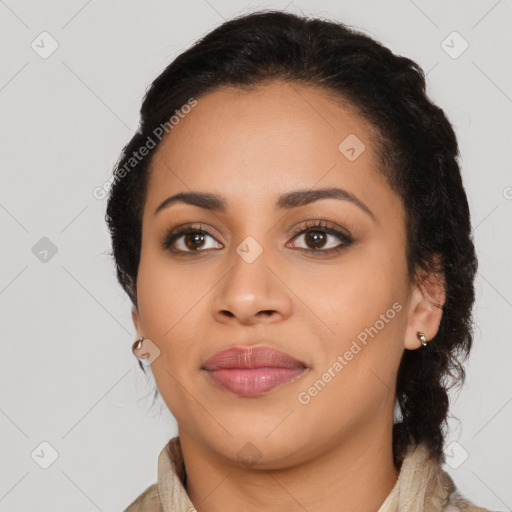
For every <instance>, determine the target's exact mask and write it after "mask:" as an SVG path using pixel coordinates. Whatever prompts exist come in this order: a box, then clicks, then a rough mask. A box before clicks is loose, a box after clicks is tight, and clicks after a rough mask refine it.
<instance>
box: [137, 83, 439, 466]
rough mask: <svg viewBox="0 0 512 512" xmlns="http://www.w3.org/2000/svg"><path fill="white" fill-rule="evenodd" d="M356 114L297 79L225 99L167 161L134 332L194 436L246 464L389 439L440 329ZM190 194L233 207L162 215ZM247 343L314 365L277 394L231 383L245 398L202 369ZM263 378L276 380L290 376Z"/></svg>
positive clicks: (186, 208)
mask: <svg viewBox="0 0 512 512" xmlns="http://www.w3.org/2000/svg"><path fill="white" fill-rule="evenodd" d="M342 105H343V104H342V103H341V102H340V101H338V102H335V101H334V98H332V97H329V95H328V94H327V93H326V92H325V91H323V90H321V89H317V88H314V87H305V86H299V85H291V84H286V83H282V82H274V83H269V84H266V85H262V86H261V87H259V88H258V89H257V90H252V91H243V90H240V89H235V88H230V89H221V90H216V91H215V92H212V93H209V94H207V95H205V96H204V97H201V98H199V99H198V102H197V105H196V106H195V107H193V108H192V109H191V111H190V112H189V113H188V114H187V115H186V116H185V117H184V118H182V119H181V120H180V121H179V123H178V124H177V125H175V126H174V127H173V129H172V131H171V132H170V133H169V135H167V137H166V138H164V139H163V141H162V143H161V144H160V146H159V147H158V149H157V150H156V153H155V155H154V157H153V159H152V162H151V166H150V171H149V172H150V180H149V183H148V189H147V198H146V202H145V206H144V212H143V223H142V251H141V260H140V266H139V273H138V279H137V299H138V308H136V309H134V310H133V319H134V323H135V326H136V328H137V331H138V334H139V335H143V336H144V337H146V338H148V339H149V340H151V343H153V344H154V345H155V347H157V349H158V351H159V355H158V357H156V358H155V359H154V361H153V362H152V365H151V369H152V372H153V375H154V377H155V380H156V384H157V386H158V389H159V391H160V394H161V396H162V398H163V400H164V401H165V403H166V404H167V406H168V408H169V410H170V411H171V413H172V414H173V416H174V417H175V418H176V420H177V422H178V426H179V430H180V436H187V438H188V439H191V440H193V441H194V442H195V443H197V444H200V445H202V446H206V447H208V449H209V450H211V452H212V453H215V454H216V455H218V457H223V458H224V460H229V461H232V462H233V463H238V462H240V461H241V459H244V457H245V456H246V455H248V456H249V457H251V455H252V458H253V461H255V462H257V464H258V465H260V466H261V467H262V468H276V467H284V466H285V465H288V464H294V463H297V462H299V461H301V460H306V459H307V458H308V457H309V458H311V457H313V456H315V454H317V453H319V452H321V451H327V450H329V449H331V448H332V447H334V446H338V445H339V444H340V443H341V442H345V441H348V440H351V441H352V442H355V440H357V439H359V440H360V441H361V442H365V441H364V440H365V439H366V440H367V439H370V438H372V436H376V435H377V436H378V435H386V434H389V432H390V429H391V427H392V423H393V408H394V401H395V395H394V393H395V380H396V374H397V369H398V365H399V362H400V358H401V356H402V353H403V351H404V349H417V348H418V347H420V346H421V345H420V342H419V340H418V339H417V338H416V337H415V333H416V330H423V331H424V332H426V334H428V335H427V337H428V338H429V339H430V338H432V337H433V335H435V332H436V331H437V327H438V324H439V321H440V317H439V316H435V315H436V314H437V313H436V311H434V310H435V308H434V309H430V310H428V311H426V310H425V311H424V310H423V309H422V308H421V307H420V305H421V304H422V302H421V300H420V299H422V295H421V293H420V292H419V291H418V290H416V288H414V287H413V286H412V284H411V282H410V281H409V279H408V276H407V264H406V259H405V254H406V253H405V250H406V238H405V237H406V234H405V213H404V208H403V205H402V202H401V200H400V198H399V197H398V196H397V195H396V194H395V193H394V192H393V191H392V190H391V189H390V188H389V187H388V185H387V184H386V182H385V181H384V179H383V178H382V177H381V175H380V174H379V172H378V169H379V165H380V163H379V161H378V158H377V154H376V150H375V145H374V142H373V140H374V139H373V136H374V133H373V132H372V128H371V126H369V125H368V124H366V122H365V121H364V120H363V119H362V118H361V117H360V116H359V115H358V114H357V113H356V112H355V111H354V110H353V109H351V108H350V107H349V106H348V105H344V106H342ZM335 189H338V191H337V192H335V193H333V190H335ZM320 190H322V191H323V192H320ZM325 190H330V191H331V193H330V194H329V193H328V192H325ZM340 190H341V192H340ZM180 193H187V194H190V193H201V194H213V195H215V196H216V197H217V199H219V198H220V201H218V202H217V203H214V202H212V201H209V202H207V201H205V200H204V198H203V199H202V202H200V201H198V200H191V201H187V200H184V201H183V200H182V201H179V200H178V201H168V202H167V204H166V205H164V206H162V207H161V208H160V209H159V210H158V212H156V213H155V211H156V210H157V209H158V207H159V206H160V205H161V204H162V203H163V202H164V201H165V200H166V199H167V198H169V197H170V196H173V195H175V194H180ZM292 193H293V194H292ZM328 196H329V197H328ZM221 206H223V207H221ZM429 315H430V316H429ZM429 329H430V331H429ZM233 347H242V348H244V347H245V348H247V347H252V348H255V347H268V348H270V349H275V350H278V351H281V352H284V353H286V354H288V355H289V356H291V357H293V358H295V360H298V361H300V362H301V363H302V368H301V369H300V371H299V370H297V369H296V370H297V371H296V372H295V373H294V376H293V378H291V377H290V375H291V374H289V373H286V371H283V372H282V373H281V374H280V375H281V377H283V375H284V378H283V380H278V381H276V382H279V384H277V385H275V386H274V387H271V388H270V389H266V390H265V388H263V389H262V388H261V387H258V386H257V384H255V380H254V379H255V377H254V369H253V374H252V376H251V377H247V378H246V377H244V375H249V373H246V374H244V373H243V372H244V370H241V369H239V370H238V373H232V374H231V375H234V377H233V378H232V379H231V381H232V382H233V381H235V384H236V383H238V384H240V386H241V384H243V383H244V382H245V383H246V384H247V386H248V388H250V389H252V390H253V391H254V392H253V393H252V394H251V393H248V392H247V389H248V388H247V386H246V387H245V388H244V387H243V386H242V387H241V388H240V386H239V389H238V391H236V390H231V389H228V388H226V387H224V386H222V385H221V384H219V382H218V381H217V380H216V379H215V378H214V377H213V373H214V372H209V371H207V370H205V369H204V368H205V364H206V362H207V361H208V359H209V358H211V357H212V356H213V355H214V354H216V353H218V352H219V351H222V350H225V349H229V348H233ZM281 370H282V369H281ZM245 371H247V369H245ZM260 371H261V372H263V373H261V374H260V377H259V380H258V382H259V383H260V384H261V382H262V381H263V382H268V379H272V378H275V375H276V372H278V370H276V368H274V369H272V370H269V369H268V368H267V369H266V370H265V369H260ZM265 371H266V372H267V373H265ZM226 372H229V370H224V373H225V375H224V376H226V374H227V373H226ZM244 379H245V380H244ZM265 379H267V380H265ZM256 380H257V379H256ZM254 386H256V387H254ZM244 390H245V391H244ZM244 450H245V451H246V452H247V453H245V452H244ZM250 452H251V453H250ZM245 458H246V457H245ZM237 461H238V462H237Z"/></svg>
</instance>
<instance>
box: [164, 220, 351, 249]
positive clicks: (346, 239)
mask: <svg viewBox="0 0 512 512" xmlns="http://www.w3.org/2000/svg"><path fill="white" fill-rule="evenodd" d="M329 224H330V223H329V222H327V221H325V220H314V221H308V222H306V223H304V224H303V225H302V226H301V227H300V228H299V229H298V230H297V231H296V232H295V233H294V234H293V237H292V240H295V239H296V238H299V237H300V236H301V235H304V234H307V233H309V232H311V231H319V232H321V233H327V234H329V235H333V236H335V237H337V238H339V239H340V240H341V242H342V243H340V244H339V245H337V246H336V247H331V248H330V249H304V248H302V247H299V248H297V249H298V250H300V251H306V252H314V253H315V254H322V255H326V254H327V255H332V254H337V253H339V252H341V251H343V250H344V249H346V248H347V247H349V246H350V245H352V244H353V243H354V240H353V239H352V238H351V237H350V236H349V235H347V234H345V233H342V232H341V231H339V230H337V229H335V228H334V227H332V226H330V225H329ZM192 234H203V235H208V236H210V237H212V238H213V239H215V236H214V235H213V234H212V233H210V232H209V231H208V230H206V229H202V228H201V224H199V228H196V227H194V226H186V227H180V228H173V229H171V230H170V231H169V232H167V233H166V234H165V236H164V237H163V239H162V240H161V245H162V247H163V248H164V249H165V250H168V251H170V252H172V253H173V254H175V255H178V256H186V255H193V254H194V253H200V252H206V251H207V250H208V249H206V250H204V249H203V250H201V249H199V250H188V251H183V250H181V249H171V245H172V244H173V243H174V242H175V241H176V240H177V239H179V238H181V237H182V236H184V235H192Z"/></svg>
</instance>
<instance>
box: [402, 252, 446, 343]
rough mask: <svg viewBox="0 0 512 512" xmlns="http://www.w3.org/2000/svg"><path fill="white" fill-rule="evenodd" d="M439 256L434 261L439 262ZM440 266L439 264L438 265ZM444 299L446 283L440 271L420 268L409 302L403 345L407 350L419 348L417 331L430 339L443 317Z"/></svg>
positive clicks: (435, 332)
mask: <svg viewBox="0 0 512 512" xmlns="http://www.w3.org/2000/svg"><path fill="white" fill-rule="evenodd" d="M439 258H440V257H439V256H436V258H435V259H436V263H437V264H439ZM438 266H439V267H440V265H438ZM445 301H446V283H445V279H444V273H443V272H441V271H431V272H426V271H425V270H423V269H422V270H421V271H420V273H419V274H418V275H417V280H416V282H415V284H414V285H413V289H412V294H411V298H410V302H409V317H408V321H407V329H406V331H405V340H404V347H405V348H406V349H409V350H415V349H418V348H420V347H421V346H422V345H421V341H420V340H419V339H418V336H417V332H418V331H422V332H423V333H425V337H426V338H427V340H429V341H430V340H432V338H434V336H435V335H436V334H437V332H438V330H439V324H440V323H441V319H442V317H443V310H442V306H443V304H444V303H445Z"/></svg>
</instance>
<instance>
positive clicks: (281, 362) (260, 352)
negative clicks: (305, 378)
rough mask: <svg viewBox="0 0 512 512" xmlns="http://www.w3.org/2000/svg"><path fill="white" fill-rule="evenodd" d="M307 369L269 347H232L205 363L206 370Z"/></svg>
mask: <svg viewBox="0 0 512 512" xmlns="http://www.w3.org/2000/svg"><path fill="white" fill-rule="evenodd" d="M263 367H276V368H306V365H305V364H304V363H303V362H302V361H299V360H298V359H296V358H295V357H292V356H291V355H290V354H287V353H285V352H281V351H280V350H276V349H274V348H271V347H267V346H258V347H231V348H228V349H226V350H221V351H220V352H217V353H216V354H214V355H213V356H212V357H210V359H208V360H207V361H206V363H204V365H203V368H204V369H205V370H209V371H211V370H218V369H220V368H263Z"/></svg>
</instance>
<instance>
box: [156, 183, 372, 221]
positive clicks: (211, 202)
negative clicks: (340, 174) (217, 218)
mask: <svg viewBox="0 0 512 512" xmlns="http://www.w3.org/2000/svg"><path fill="white" fill-rule="evenodd" d="M320 199H339V200H342V201H348V202H350V203H352V204H355V205H356V206H358V207H359V208H360V209H361V210H363V211H364V212H366V213H367V214H368V215H369V216H370V217H371V218H372V219H373V220H374V221H375V222H376V221H377V219H376V217H375V214H374V213H373V212H372V211H371V210H370V208H368V206H367V205H366V204H365V203H363V201H361V200H360V199H358V198H357V197H356V196H355V195H354V194H352V193H351V192H349V191H348V190H344V189H342V188H335V187H333V188H321V189H312V190H294V191H293V192H288V193H286V194H283V195H282V196H280V197H279V198H278V199H277V201H276V204H275V208H276V209H277V210H290V209H292V208H297V207H299V206H304V205H307V204H310V203H313V202H315V201H319V200H320ZM174 203H185V204H190V205H192V206H198V207H199V208H204V209H206V210H213V211H219V212H226V211H227V210H228V204H227V201H226V200H225V199H224V198H223V197H221V196H219V195H217V194H211V193H206V192H180V193H179V194H175V195H173V196H170V197H168V198H167V199H165V200H164V201H162V202H161V203H160V204H159V205H158V207H157V208H156V210H155V215H156V214H157V213H158V212H160V211H161V210H163V209H164V208H168V207H169V206H170V205H171V204H174Z"/></svg>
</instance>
